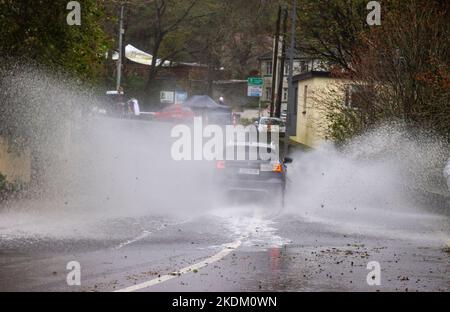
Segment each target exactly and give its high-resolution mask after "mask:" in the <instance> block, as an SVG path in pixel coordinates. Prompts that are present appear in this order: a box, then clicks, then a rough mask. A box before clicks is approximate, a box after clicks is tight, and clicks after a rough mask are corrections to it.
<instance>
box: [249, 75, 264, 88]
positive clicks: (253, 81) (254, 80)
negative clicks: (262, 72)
mask: <svg viewBox="0 0 450 312" xmlns="http://www.w3.org/2000/svg"><path fill="white" fill-rule="evenodd" d="M263 82H264V80H263V79H262V78H260V77H249V78H248V79H247V83H248V85H252V86H262V85H263Z"/></svg>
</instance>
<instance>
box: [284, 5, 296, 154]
mask: <svg viewBox="0 0 450 312" xmlns="http://www.w3.org/2000/svg"><path fill="white" fill-rule="evenodd" d="M292 2H293V4H292V22H291V46H290V48H289V76H288V83H289V88H288V105H287V112H286V134H285V136H284V155H283V157H285V156H286V155H287V153H288V148H289V132H290V125H289V124H290V122H291V114H292V112H293V111H294V106H295V98H294V97H295V96H296V94H295V92H294V83H293V81H292V77H293V75H294V55H295V31H296V20H297V0H292Z"/></svg>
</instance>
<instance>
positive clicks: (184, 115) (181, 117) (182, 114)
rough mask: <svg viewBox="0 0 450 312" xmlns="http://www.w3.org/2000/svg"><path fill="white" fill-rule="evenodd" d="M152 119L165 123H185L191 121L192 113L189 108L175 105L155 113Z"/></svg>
mask: <svg viewBox="0 0 450 312" xmlns="http://www.w3.org/2000/svg"><path fill="white" fill-rule="evenodd" d="M153 118H154V119H155V120H159V121H167V122H187V121H192V119H193V118H194V112H193V111H192V110H191V109H190V108H189V107H184V106H182V105H179V104H175V105H171V106H168V107H166V108H164V109H162V110H161V111H159V112H155V113H154V114H153Z"/></svg>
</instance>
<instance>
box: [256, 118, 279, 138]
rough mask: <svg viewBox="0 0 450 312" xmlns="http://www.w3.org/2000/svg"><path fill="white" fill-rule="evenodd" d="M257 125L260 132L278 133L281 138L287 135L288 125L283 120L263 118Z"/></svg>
mask: <svg viewBox="0 0 450 312" xmlns="http://www.w3.org/2000/svg"><path fill="white" fill-rule="evenodd" d="M255 125H256V126H257V127H258V131H268V132H275V131H278V132H279V134H280V136H284V135H285V134H286V123H285V122H284V121H283V120H282V119H281V118H276V117H261V118H259V120H258V121H256V122H255Z"/></svg>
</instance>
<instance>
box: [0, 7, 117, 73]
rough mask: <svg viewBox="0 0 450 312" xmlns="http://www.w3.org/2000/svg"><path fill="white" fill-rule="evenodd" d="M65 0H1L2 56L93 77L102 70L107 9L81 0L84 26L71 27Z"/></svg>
mask: <svg viewBox="0 0 450 312" xmlns="http://www.w3.org/2000/svg"><path fill="white" fill-rule="evenodd" d="M67 3H68V1H66V0H56V1H55V0H39V1H30V0H23V1H15V0H1V1H0V12H1V13H0V29H2V40H1V41H0V55H2V56H6V57H11V58H15V59H17V58H21V59H23V60H33V61H36V62H38V63H40V64H45V65H47V66H50V67H52V68H53V67H55V68H57V69H63V70H65V71H67V72H70V73H72V74H76V75H77V76H78V77H80V78H81V79H85V80H94V79H96V78H98V77H99V76H100V75H101V73H102V71H103V66H102V65H103V60H104V55H105V53H106V52H107V50H108V47H109V42H108V40H107V39H106V36H105V33H104V31H103V29H102V23H103V19H104V8H103V7H102V5H101V3H100V2H98V1H95V0H84V1H80V4H81V26H76V25H74V26H69V25H68V24H67V21H66V17H67V14H68V13H69V11H68V10H67V9H66V6H67Z"/></svg>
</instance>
